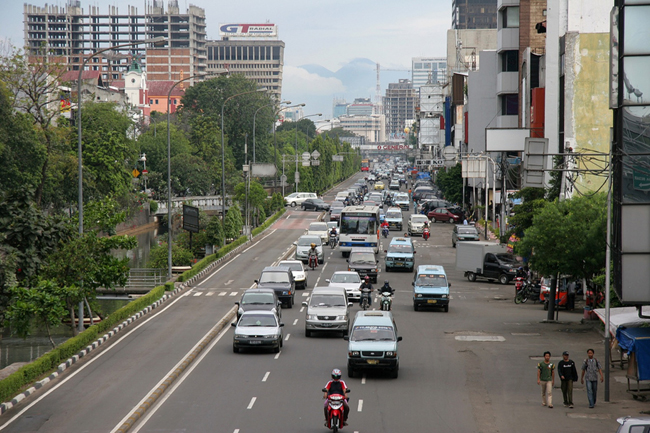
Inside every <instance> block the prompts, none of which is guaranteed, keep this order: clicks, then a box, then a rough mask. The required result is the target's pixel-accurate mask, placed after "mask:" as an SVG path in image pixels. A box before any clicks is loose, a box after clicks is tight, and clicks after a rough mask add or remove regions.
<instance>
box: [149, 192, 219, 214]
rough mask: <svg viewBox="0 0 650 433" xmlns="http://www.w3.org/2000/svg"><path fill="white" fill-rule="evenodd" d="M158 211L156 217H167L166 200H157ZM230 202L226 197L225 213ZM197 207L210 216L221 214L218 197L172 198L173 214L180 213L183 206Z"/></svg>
mask: <svg viewBox="0 0 650 433" xmlns="http://www.w3.org/2000/svg"><path fill="white" fill-rule="evenodd" d="M156 203H158V210H157V211H156V215H167V200H157V201H156ZM231 203H232V200H231V199H230V197H226V211H227V210H228V208H229V207H230V204H231ZM184 204H186V205H188V206H194V207H198V208H199V209H201V210H202V211H206V212H209V213H211V214H215V213H221V210H222V201H221V196H220V195H212V196H195V197H172V211H173V212H182V211H183V205H184Z"/></svg>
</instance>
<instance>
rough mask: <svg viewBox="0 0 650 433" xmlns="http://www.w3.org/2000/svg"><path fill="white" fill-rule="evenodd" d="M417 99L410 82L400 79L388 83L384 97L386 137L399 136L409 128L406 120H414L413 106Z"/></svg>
mask: <svg viewBox="0 0 650 433" xmlns="http://www.w3.org/2000/svg"><path fill="white" fill-rule="evenodd" d="M417 100H418V97H417V93H416V91H415V89H414V88H413V84H412V83H411V80H407V79H401V80H399V82H397V83H389V84H388V88H387V89H386V96H384V113H385V115H386V136H387V137H389V139H390V137H395V136H401V135H402V134H403V133H404V129H405V128H407V127H408V128H410V127H411V125H410V124H408V122H407V121H408V120H413V119H415V106H416V103H417Z"/></svg>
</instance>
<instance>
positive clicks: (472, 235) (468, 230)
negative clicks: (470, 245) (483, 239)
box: [451, 224, 480, 248]
mask: <svg viewBox="0 0 650 433" xmlns="http://www.w3.org/2000/svg"><path fill="white" fill-rule="evenodd" d="M479 240H480V239H479V235H478V230H477V229H476V227H474V226H470V225H467V226H466V225H461V224H459V225H456V226H455V227H454V230H453V231H452V232H451V245H452V246H453V247H454V248H456V244H457V243H458V242H459V241H479Z"/></svg>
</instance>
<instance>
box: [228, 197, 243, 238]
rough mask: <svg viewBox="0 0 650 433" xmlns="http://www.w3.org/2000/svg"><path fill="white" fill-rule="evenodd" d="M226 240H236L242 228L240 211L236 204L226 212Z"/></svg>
mask: <svg viewBox="0 0 650 433" xmlns="http://www.w3.org/2000/svg"><path fill="white" fill-rule="evenodd" d="M224 225H225V226H224V229H225V234H226V239H237V238H238V237H239V234H240V233H241V229H242V227H243V225H244V224H243V221H242V217H241V210H240V209H239V206H238V205H237V204H233V205H232V206H230V209H228V212H226V220H225V223H224Z"/></svg>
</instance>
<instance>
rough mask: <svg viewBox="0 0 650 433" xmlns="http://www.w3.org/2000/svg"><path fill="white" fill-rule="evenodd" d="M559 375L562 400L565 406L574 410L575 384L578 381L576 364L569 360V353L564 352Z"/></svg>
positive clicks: (558, 368)
mask: <svg viewBox="0 0 650 433" xmlns="http://www.w3.org/2000/svg"><path fill="white" fill-rule="evenodd" d="M557 374H558V375H559V376H560V381H561V382H562V383H561V388H562V398H564V405H565V406H568V407H569V408H571V409H573V382H577V381H578V371H577V370H576V363H575V362H573V361H572V360H571V359H569V352H567V351H564V352H562V361H560V362H559V363H558V364H557Z"/></svg>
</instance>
